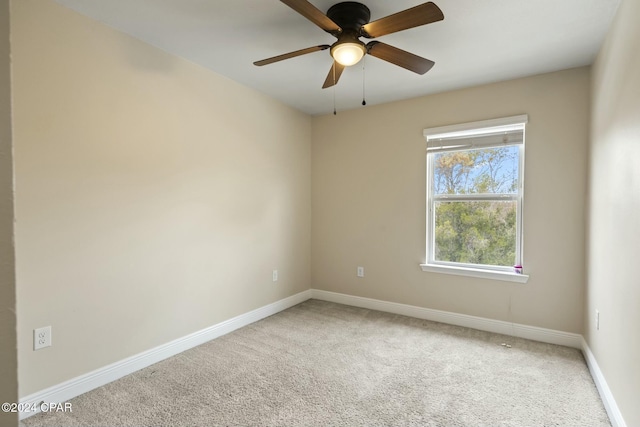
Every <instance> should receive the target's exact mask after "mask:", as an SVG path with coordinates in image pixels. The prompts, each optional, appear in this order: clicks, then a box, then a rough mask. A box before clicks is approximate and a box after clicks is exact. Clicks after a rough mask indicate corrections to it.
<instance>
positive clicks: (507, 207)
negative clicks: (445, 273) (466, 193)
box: [434, 200, 517, 267]
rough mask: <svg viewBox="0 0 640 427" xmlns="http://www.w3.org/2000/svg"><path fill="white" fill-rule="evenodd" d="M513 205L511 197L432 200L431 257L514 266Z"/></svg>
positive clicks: (469, 262)
mask: <svg viewBox="0 0 640 427" xmlns="http://www.w3.org/2000/svg"><path fill="white" fill-rule="evenodd" d="M516 207H517V202H516V201H511V200H509V201H442V202H435V203H434V212H435V248H434V249H435V251H434V259H435V260H436V261H448V262H459V263H467V264H485V265H493V266H503V267H511V266H513V265H514V264H515V259H516Z"/></svg>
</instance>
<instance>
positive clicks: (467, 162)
mask: <svg viewBox="0 0 640 427" xmlns="http://www.w3.org/2000/svg"><path fill="white" fill-rule="evenodd" d="M518 160H519V148H518V146H513V145H512V146H507V147H495V148H482V149H477V150H464V151H449V152H445V153H438V154H434V174H433V185H434V194H436V195H439V194H482V193H501V194H517V192H518V165H519V162H518Z"/></svg>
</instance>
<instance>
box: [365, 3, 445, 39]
mask: <svg viewBox="0 0 640 427" xmlns="http://www.w3.org/2000/svg"><path fill="white" fill-rule="evenodd" d="M443 19H444V14H443V13H442V11H441V10H440V8H439V7H438V6H436V5H435V4H434V3H432V2H428V3H424V4H421V5H419V6H415V7H412V8H410V9H407V10H403V11H402V12H398V13H394V14H393V15H389V16H387V17H384V18H380V19H378V20H377V21H373V22H370V23H368V24H366V25H364V26H363V27H362V36H363V37H367V38H374V37H380V36H384V35H386V34H391V33H395V32H398V31H402V30H408V29H409V28H414V27H419V26H420V25H425V24H430V23H432V22H437V21H442V20H443Z"/></svg>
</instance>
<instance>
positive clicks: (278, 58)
mask: <svg viewBox="0 0 640 427" xmlns="http://www.w3.org/2000/svg"><path fill="white" fill-rule="evenodd" d="M330 47H331V46H329V45H328V44H321V45H319V46H313V47H308V48H306V49H300V50H296V51H294V52H289V53H284V54H282V55H278V56H274V57H273V58H267V59H263V60H261V61H256V62H254V63H253V65H257V66H258V67H261V66H263V65H267V64H273V63H274V62H278V61H283V60H285V59H289V58H295V57H296V56H300V55H306V54H307V53H313V52H318V51H319V50H325V49H329V48H330Z"/></svg>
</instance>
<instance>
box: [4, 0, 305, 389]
mask: <svg viewBox="0 0 640 427" xmlns="http://www.w3.org/2000/svg"><path fill="white" fill-rule="evenodd" d="M12 26H13V28H12V37H13V39H12V45H13V60H14V76H15V79H14V85H13V90H14V132H15V173H16V218H17V224H16V239H17V241H16V259H17V281H18V312H19V321H18V325H19V330H18V332H19V339H18V345H19V356H20V366H19V379H20V383H21V384H20V394H21V396H25V395H28V394H31V393H33V392H36V391H40V390H42V389H44V388H46V387H49V386H52V385H55V384H58V383H60V382H62V381H64V380H67V379H70V378H73V377H75V376H77V375H80V374H84V373H87V372H89V371H91V370H93V369H97V368H100V367H103V366H105V365H107V364H109V363H112V362H115V361H118V360H121V359H123V358H126V357H128V356H131V355H133V354H136V353H139V352H141V351H144V350H147V349H149V348H153V347H155V346H158V345H161V344H163V343H166V342H168V341H170V340H173V339H175V338H179V337H182V336H184V335H186V334H189V333H191V332H194V331H197V330H199V329H202V328H205V327H208V326H211V325H213V324H216V323H218V322H220V321H223V320H226V319H229V318H231V317H233V316H236V315H239V314H242V313H246V312H248V311H250V310H252V309H255V308H257V307H261V306H264V305H266V304H268V303H271V302H274V301H276V300H279V299H282V298H285V297H287V296H290V295H292V294H295V293H298V292H300V291H303V290H306V289H308V288H309V280H310V279H309V277H310V258H309V257H310V250H309V248H310V220H311V213H310V206H311V201H310V141H311V123H310V118H309V117H308V116H306V115H304V114H301V113H299V112H296V111H294V110H292V109H291V108H289V107H286V106H284V105H282V104H280V103H278V102H276V101H274V100H272V99H270V98H267V97H265V96H263V95H261V94H259V93H257V92H255V91H253V90H250V89H248V88H246V87H243V86H241V85H239V84H237V83H234V82H233V81H230V80H228V79H226V78H223V77H220V76H218V75H216V74H214V73H212V72H210V71H208V70H205V69H203V68H201V67H199V66H196V65H194V64H193V63H190V62H187V61H184V60H182V59H179V58H177V57H175V56H172V55H169V54H167V53H165V52H162V51H160V50H158V49H155V48H153V47H151V46H149V45H147V44H145V43H143V42H140V41H138V40H135V39H133V38H131V37H129V36H126V35H124V34H122V33H119V32H117V31H115V30H112V29H110V28H108V27H106V26H104V25H102V24H100V23H98V22H96V21H93V20H91V19H88V18H85V17H83V16H81V15H79V14H77V13H75V12H72V11H70V10H68V9H65V8H63V7H62V6H60V5H58V4H56V3H54V2H52V1H50V0H46V1H45V0H20V1H14V2H12ZM273 268H278V270H279V273H280V279H279V281H278V282H276V283H273V282H272V278H271V271H272V269H273ZM46 325H51V326H52V327H53V346H52V347H50V348H46V349H43V350H40V351H37V352H34V351H33V350H32V330H33V329H34V328H37V327H41V326H46Z"/></svg>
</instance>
